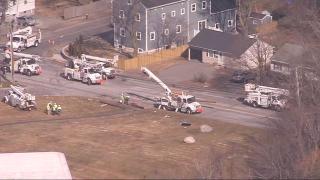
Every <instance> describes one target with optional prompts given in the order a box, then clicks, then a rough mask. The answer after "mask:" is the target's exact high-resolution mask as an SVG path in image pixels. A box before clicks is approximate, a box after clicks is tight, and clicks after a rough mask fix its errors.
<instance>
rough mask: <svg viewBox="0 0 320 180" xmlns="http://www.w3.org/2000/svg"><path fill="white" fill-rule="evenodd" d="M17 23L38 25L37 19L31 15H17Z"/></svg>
mask: <svg viewBox="0 0 320 180" xmlns="http://www.w3.org/2000/svg"><path fill="white" fill-rule="evenodd" d="M17 23H18V25H23V26H34V25H36V20H35V19H33V18H32V17H30V16H21V17H17Z"/></svg>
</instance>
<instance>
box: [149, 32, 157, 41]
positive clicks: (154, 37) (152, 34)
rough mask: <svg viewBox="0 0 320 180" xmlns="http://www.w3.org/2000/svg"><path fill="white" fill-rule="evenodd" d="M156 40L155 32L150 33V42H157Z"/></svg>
mask: <svg viewBox="0 0 320 180" xmlns="http://www.w3.org/2000/svg"><path fill="white" fill-rule="evenodd" d="M155 39H156V33H155V32H151V33H150V40H155Z"/></svg>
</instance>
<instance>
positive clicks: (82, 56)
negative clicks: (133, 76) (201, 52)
mask: <svg viewBox="0 0 320 180" xmlns="http://www.w3.org/2000/svg"><path fill="white" fill-rule="evenodd" d="M87 59H93V60H97V61H100V62H106V63H111V64H112V65H114V66H115V67H117V66H118V64H117V61H118V60H119V55H116V56H114V58H113V59H108V58H101V57H96V56H90V55H86V54H82V55H81V60H82V61H83V62H87V63H89V61H88V60H87ZM90 64H92V65H93V63H89V65H90Z"/></svg>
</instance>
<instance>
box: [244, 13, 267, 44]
mask: <svg viewBox="0 0 320 180" xmlns="http://www.w3.org/2000/svg"><path fill="white" fill-rule="evenodd" d="M270 23H272V16H271V15H270V14H267V13H257V12H252V13H251V14H250V18H249V27H248V28H249V29H248V30H249V32H248V35H249V37H251V38H254V37H256V36H257V35H258V32H257V30H256V27H257V26H260V25H264V24H270Z"/></svg>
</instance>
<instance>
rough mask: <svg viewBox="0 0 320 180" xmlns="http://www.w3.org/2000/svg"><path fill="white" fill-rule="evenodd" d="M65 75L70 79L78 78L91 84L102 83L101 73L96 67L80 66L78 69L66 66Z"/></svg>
mask: <svg viewBox="0 0 320 180" xmlns="http://www.w3.org/2000/svg"><path fill="white" fill-rule="evenodd" d="M63 75H64V76H65V77H66V78H67V79H68V80H69V81H72V80H78V81H82V82H83V83H87V84H88V85H89V86H90V85H91V84H102V81H103V80H102V77H101V74H100V73H98V72H97V71H96V70H95V69H93V68H92V67H88V66H80V67H79V68H76V69H71V68H64V69H63Z"/></svg>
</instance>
